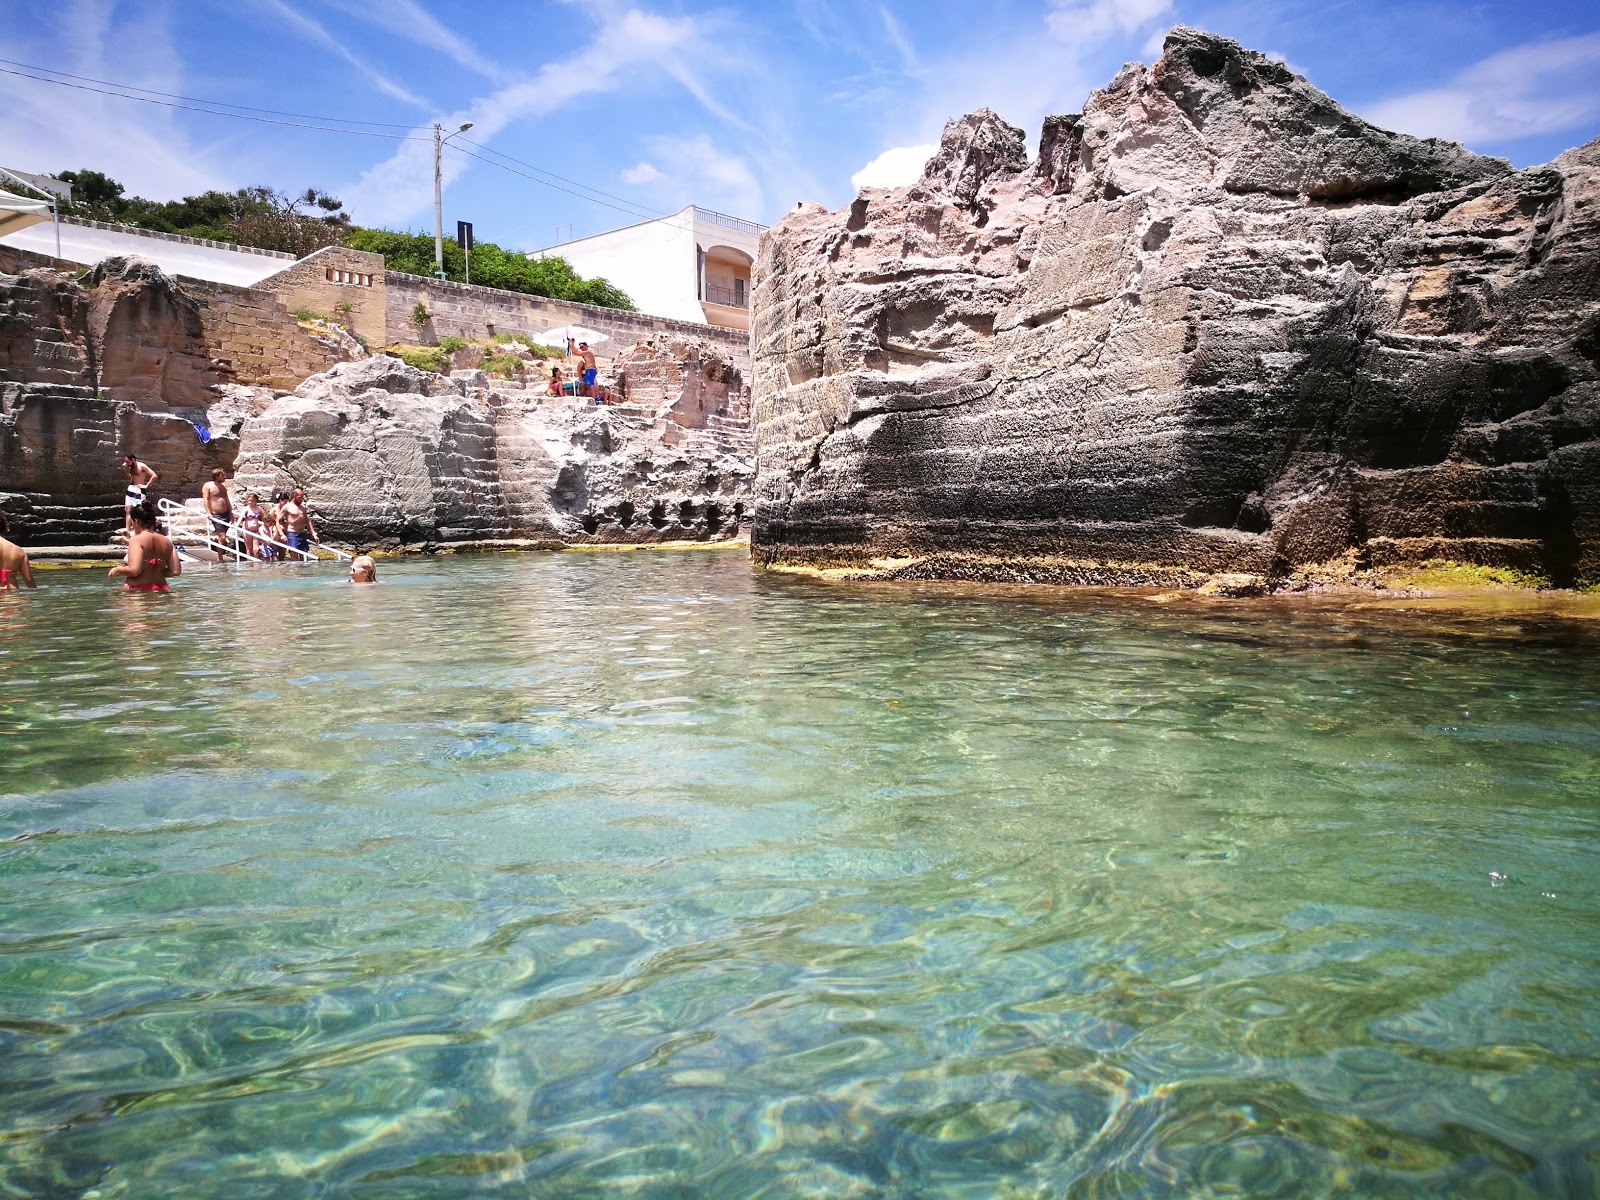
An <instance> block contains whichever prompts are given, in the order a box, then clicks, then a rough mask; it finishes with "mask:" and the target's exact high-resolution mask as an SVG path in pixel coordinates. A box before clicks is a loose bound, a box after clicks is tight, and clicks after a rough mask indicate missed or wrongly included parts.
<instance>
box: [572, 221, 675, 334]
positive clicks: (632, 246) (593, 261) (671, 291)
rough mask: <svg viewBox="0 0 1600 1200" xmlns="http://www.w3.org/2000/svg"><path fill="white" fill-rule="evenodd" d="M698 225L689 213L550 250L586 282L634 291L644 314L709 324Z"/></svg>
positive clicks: (635, 302)
mask: <svg viewBox="0 0 1600 1200" xmlns="http://www.w3.org/2000/svg"><path fill="white" fill-rule="evenodd" d="M694 246H695V241H694V225H693V223H692V222H691V221H690V220H689V218H688V216H687V214H679V215H677V216H672V217H663V218H662V219H661V220H659V221H646V222H644V223H643V224H640V225H630V226H628V227H627V228H625V229H614V230H612V231H611V232H610V233H600V234H596V235H595V236H594V237H588V238H582V239H580V240H578V241H575V242H564V243H562V244H561V245H559V246H550V247H548V248H547V249H546V250H545V251H544V253H545V254H546V255H557V254H559V255H560V256H561V257H562V258H564V259H566V260H567V261H568V262H569V263H571V264H572V269H573V270H575V271H577V272H578V274H580V275H582V276H584V277H585V278H593V277H594V276H597V275H598V276H600V277H602V278H604V279H607V280H609V281H610V282H611V283H613V284H615V285H616V286H617V287H619V288H621V289H622V290H623V291H625V292H627V293H628V298H629V299H630V300H632V301H633V303H634V306H635V307H636V308H637V309H638V310H639V311H640V312H642V313H649V314H650V315H651V316H655V317H671V318H673V319H674V320H678V321H698V322H700V323H701V324H704V323H705V319H706V314H705V310H704V309H702V308H701V307H700V302H699V300H698V299H697V298H696V295H695V292H696V289H697V287H698V283H697V281H696V279H695V251H694Z"/></svg>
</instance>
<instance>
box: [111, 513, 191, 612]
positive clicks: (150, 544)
mask: <svg viewBox="0 0 1600 1200" xmlns="http://www.w3.org/2000/svg"><path fill="white" fill-rule="evenodd" d="M131 515H132V520H133V533H132V534H131V535H129V537H128V556H127V558H126V559H125V560H124V561H123V562H120V563H118V564H117V565H116V566H114V567H112V568H111V570H109V571H107V572H106V577H107V578H109V579H121V580H123V582H124V583H125V584H126V585H127V588H128V590H129V591H130V592H164V591H166V590H167V580H168V579H176V578H177V577H178V576H179V575H182V574H183V563H182V561H181V560H180V559H179V558H178V548H177V547H176V546H174V545H173V544H172V539H171V538H169V537H167V536H166V535H165V534H163V533H159V532H157V531H156V517H155V512H154V511H153V510H152V509H151V507H150V505H149V503H148V502H146V503H144V504H139V505H135V506H134V509H133V512H132V514H131Z"/></svg>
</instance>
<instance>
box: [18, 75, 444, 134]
mask: <svg viewBox="0 0 1600 1200" xmlns="http://www.w3.org/2000/svg"><path fill="white" fill-rule="evenodd" d="M0 63H3V64H4V65H6V66H8V67H21V68H23V69H24V70H26V71H38V72H39V73H40V74H42V75H59V76H61V78H63V79H76V80H77V81H78V82H80V83H99V84H103V85H105V86H106V87H112V88H120V89H121V90H122V91H124V92H143V93H144V94H145V95H147V96H163V97H165V98H166V99H168V100H187V101H189V102H190V103H191V104H214V105H216V107H218V108H238V109H243V110H244V111H246V112H258V113H267V114H269V115H271V116H274V117H300V118H302V119H303V120H307V121H333V122H335V123H336V124H339V125H375V126H378V127H380V128H383V129H415V128H416V126H415V125H414V124H413V125H401V124H397V123H396V122H394V121H360V120H357V119H356V118H354V117H322V116H318V115H317V114H315V113H297V112H281V111H280V110H278V109H276V108H258V107H257V106H256V105H254V104H230V103H229V102H228V101H226V100H206V99H203V98H201V97H199V96H180V95H177V94H176V93H174V92H158V91H156V90H155V89H154V88H142V87H134V86H133V85H132V84H131V83H116V82H114V81H112V80H110V79H95V78H93V77H92V76H89V75H73V74H71V73H70V72H67V71H57V70H55V69H54V68H53V67H39V66H35V65H34V64H33V63H25V62H16V61H15V60H13V59H9V58H0ZM29 78H31V76H30V77H29ZM39 82H40V83H54V82H55V81H54V80H51V79H41V80H40V81H39ZM124 98H125V99H128V100H137V99H138V97H137V96H127V97H124Z"/></svg>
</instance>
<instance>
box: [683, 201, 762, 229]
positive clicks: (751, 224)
mask: <svg viewBox="0 0 1600 1200" xmlns="http://www.w3.org/2000/svg"><path fill="white" fill-rule="evenodd" d="M693 207H694V216H695V220H697V221H706V222H709V223H710V224H712V225H721V226H724V227H725V228H728V229H737V230H738V231H739V232H740V233H765V232H766V231H767V227H766V226H765V225H761V224H758V223H757V222H755V221H746V220H745V219H744V218H743V217H730V216H729V215H728V214H727V213H719V212H717V211H716V209H713V208H701V207H700V206H699V205H698V204H696V205H694V206H693Z"/></svg>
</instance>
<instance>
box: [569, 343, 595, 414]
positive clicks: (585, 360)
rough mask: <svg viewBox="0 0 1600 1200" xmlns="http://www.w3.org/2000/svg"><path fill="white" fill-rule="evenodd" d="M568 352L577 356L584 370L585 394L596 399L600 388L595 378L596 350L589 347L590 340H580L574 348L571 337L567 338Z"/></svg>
mask: <svg viewBox="0 0 1600 1200" xmlns="http://www.w3.org/2000/svg"><path fill="white" fill-rule="evenodd" d="M567 353H568V354H572V355H576V356H577V359H578V362H579V364H580V365H581V367H582V370H583V375H582V379H583V394H584V395H585V396H588V397H589V398H590V399H591V400H592V399H594V398H595V397H596V396H597V395H598V389H597V388H596V387H595V378H596V376H597V374H598V372H597V371H596V369H595V365H594V351H593V350H591V349H589V343H588V342H579V343H578V345H577V349H573V345H572V339H571V338H570V337H569V338H567Z"/></svg>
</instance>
